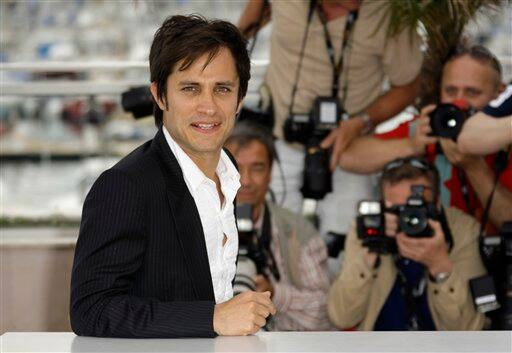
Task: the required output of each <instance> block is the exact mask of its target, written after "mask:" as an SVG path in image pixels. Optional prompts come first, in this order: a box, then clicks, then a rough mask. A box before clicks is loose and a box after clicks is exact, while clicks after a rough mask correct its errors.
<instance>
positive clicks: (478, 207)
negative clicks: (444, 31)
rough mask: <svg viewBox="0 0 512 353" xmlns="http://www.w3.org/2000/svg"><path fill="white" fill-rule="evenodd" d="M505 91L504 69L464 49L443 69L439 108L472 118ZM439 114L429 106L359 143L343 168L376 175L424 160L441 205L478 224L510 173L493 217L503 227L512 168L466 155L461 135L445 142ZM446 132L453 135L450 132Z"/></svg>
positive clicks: (511, 201)
mask: <svg viewBox="0 0 512 353" xmlns="http://www.w3.org/2000/svg"><path fill="white" fill-rule="evenodd" d="M502 90H503V84H502V83H501V65H500V63H499V62H498V60H497V59H496V57H495V56H494V55H493V54H492V53H491V52H490V51H489V50H488V49H486V48H485V47H483V46H479V45H477V46H472V47H469V48H468V47H464V46H461V47H459V48H457V50H455V51H454V53H453V54H452V56H451V57H450V58H449V59H448V61H447V62H446V64H445V65H444V68H443V72H442V79H441V86H440V103H442V104H445V103H454V104H458V105H459V107H461V108H462V109H460V111H461V113H459V114H462V115H464V114H468V113H467V112H468V111H469V109H468V107H472V108H474V109H475V110H481V109H483V108H484V107H485V106H486V105H487V104H489V102H490V101H491V100H493V99H495V98H496V97H498V95H499V94H500V92H501V91H502ZM438 106H439V105H438ZM435 111H437V112H439V110H436V106H435V105H429V106H426V107H424V108H423V109H422V111H421V113H420V116H419V117H418V118H416V119H414V120H412V121H408V122H406V123H403V124H401V125H400V126H398V127H397V128H396V129H394V130H392V131H390V132H388V133H384V134H377V135H375V136H368V137H361V138H359V139H356V140H355V141H354V142H353V143H352V144H351V145H350V147H349V148H348V149H347V150H346V151H345V153H344V154H343V155H342V157H341V159H340V166H341V167H342V168H344V169H347V170H349V171H352V172H356V173H363V174H366V173H374V172H377V171H379V170H380V169H381V168H382V167H383V166H384V165H385V164H386V163H388V162H390V161H392V160H393V159H396V158H404V157H409V156H421V155H425V156H426V157H427V159H428V160H429V161H430V162H431V163H432V164H434V165H435V166H436V167H437V168H438V170H439V173H440V175H441V186H440V192H441V202H442V204H443V205H444V206H454V207H457V208H459V209H461V210H463V211H465V212H467V213H469V214H471V215H473V216H475V217H476V218H478V219H479V218H480V217H481V214H482V209H483V207H482V205H485V203H486V201H487V199H488V198H489V195H490V194H491V192H492V190H493V188H494V186H495V179H496V172H497V170H498V169H500V168H503V169H505V168H506V169H505V170H504V171H503V172H502V173H501V174H500V176H499V182H498V183H497V185H496V190H495V194H494V198H493V202H492V204H491V208H490V212H489V220H490V221H491V223H492V225H494V226H495V227H496V228H499V227H500V226H501V225H502V223H503V222H504V221H506V220H507V219H509V218H510V209H511V208H512V192H511V190H512V164H511V163H508V165H506V166H500V167H499V168H496V165H495V163H494V160H495V156H494V155H491V156H487V157H485V159H484V158H482V157H479V156H476V155H470V154H464V153H462V152H461V151H460V150H459V149H458V147H457V144H456V143H455V141H454V139H456V136H454V138H446V137H441V136H439V133H435V132H434V131H433V128H434V127H436V128H437V127H439V125H442V124H441V123H439V122H440V121H441V122H442V119H435V118H434V116H435V115H436V114H435ZM450 114H451V113H450ZM437 116H438V117H440V116H441V114H437ZM436 122H437V123H436ZM449 122H450V123H451V122H452V121H449ZM460 125H461V123H460V122H459V123H457V124H456V126H455V127H456V128H457V127H458V128H459V129H460ZM445 130H446V131H449V132H452V131H450V129H449V128H448V127H445ZM451 130H454V131H455V129H451ZM486 138H487V136H486ZM377 152H378V153H377ZM491 231H495V230H491Z"/></svg>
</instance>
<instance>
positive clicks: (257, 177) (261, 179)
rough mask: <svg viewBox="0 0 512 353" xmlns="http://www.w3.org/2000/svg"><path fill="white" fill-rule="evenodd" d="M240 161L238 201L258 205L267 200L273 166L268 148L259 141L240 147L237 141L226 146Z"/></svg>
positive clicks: (238, 161)
mask: <svg viewBox="0 0 512 353" xmlns="http://www.w3.org/2000/svg"><path fill="white" fill-rule="evenodd" d="M226 147H227V148H228V150H229V151H230V152H231V153H232V154H233V156H234V157H235V159H236V162H237V163H238V171H239V173H240V184H241V187H240V189H239V190H238V194H237V195H236V201H237V202H238V203H248V204H251V205H253V207H257V206H259V205H262V204H263V202H264V201H265V195H266V194H267V190H268V185H269V184H270V178H271V171H272V166H271V165H270V160H269V156H268V152H267V148H266V147H265V145H264V144H262V143H261V142H259V141H251V142H250V143H249V144H247V145H244V146H243V147H239V146H238V145H236V144H235V143H233V144H228V145H227V146H226Z"/></svg>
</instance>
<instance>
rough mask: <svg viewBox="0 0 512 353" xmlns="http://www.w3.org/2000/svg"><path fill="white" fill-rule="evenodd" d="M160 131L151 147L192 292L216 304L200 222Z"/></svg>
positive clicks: (185, 185)
mask: <svg viewBox="0 0 512 353" xmlns="http://www.w3.org/2000/svg"><path fill="white" fill-rule="evenodd" d="M162 129H163V127H161V128H160V129H159V131H158V133H157V134H156V136H155V138H154V139H153V144H152V147H153V148H155V150H156V153H157V155H158V157H159V162H160V164H161V166H162V167H163V168H162V172H163V174H164V179H165V184H166V192H167V200H168V201H169V207H170V208H171V214H172V215H173V218H174V224H175V228H176V235H177V237H178V241H179V243H180V245H181V248H182V251H183V255H184V257H185V262H186V265H187V269H188V272H189V274H190V277H191V278H192V283H193V285H194V291H195V294H196V296H197V298H198V299H200V300H215V295H214V292H213V286H212V277H211V272H210V264H209V262H208V253H207V250H206V243H205V240H204V232H203V227H202V224H201V218H200V217H199V213H198V211H197V207H196V204H195V202H194V199H193V198H192V195H191V194H190V192H189V190H188V187H187V184H186V183H185V180H184V179H183V172H182V170H181V168H180V165H179V164H178V161H177V160H176V157H175V156H174V154H173V153H172V152H171V149H170V148H169V145H168V144H167V141H166V139H165V136H164V134H163V131H162Z"/></svg>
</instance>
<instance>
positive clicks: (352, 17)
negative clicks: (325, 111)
mask: <svg viewBox="0 0 512 353" xmlns="http://www.w3.org/2000/svg"><path fill="white" fill-rule="evenodd" d="M358 14H359V12H358V10H354V11H350V13H349V14H348V17H347V23H346V25H345V30H344V31H343V41H342V43H341V52H340V58H339V60H338V63H336V62H335V58H334V46H333V45H332V40H331V35H330V33H329V30H328V28H327V18H326V16H325V12H324V11H323V9H322V8H319V11H318V17H320V21H321V22H322V26H323V28H324V38H325V45H326V46H327V54H328V55H329V60H330V62H331V65H332V93H331V95H332V98H336V97H337V96H338V90H339V78H340V74H341V72H342V70H343V59H344V58H345V51H346V49H347V44H348V40H349V38H350V36H351V33H352V29H353V28H354V24H355V23H356V20H357V16H358ZM347 77H348V73H347V74H346V77H345V80H344V84H343V103H345V100H346V96H347V86H348V85H347V84H348V79H347ZM343 106H344V104H342V107H343Z"/></svg>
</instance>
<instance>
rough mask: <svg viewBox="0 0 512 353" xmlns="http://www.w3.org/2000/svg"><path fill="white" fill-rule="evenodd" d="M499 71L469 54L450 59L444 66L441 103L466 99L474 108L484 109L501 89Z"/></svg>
mask: <svg viewBox="0 0 512 353" xmlns="http://www.w3.org/2000/svg"><path fill="white" fill-rule="evenodd" d="M498 81H499V78H498V77H497V73H496V72H495V71H494V70H493V69H492V68H491V66H489V65H487V64H483V63H480V62H478V61H476V60H474V59H472V58H471V57H470V56H469V55H464V56H461V57H460V58H457V59H455V60H452V61H449V62H448V63H446V64H445V66H444V68H443V76H442V79H441V103H453V101H455V100H457V99H464V100H465V101H466V102H468V103H469V105H470V106H472V107H473V108H475V109H477V110H480V109H483V108H484V107H485V106H486V105H487V104H488V103H489V102H490V101H491V100H493V99H495V98H496V97H497V96H498V94H499V90H500V84H499V82H498Z"/></svg>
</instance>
